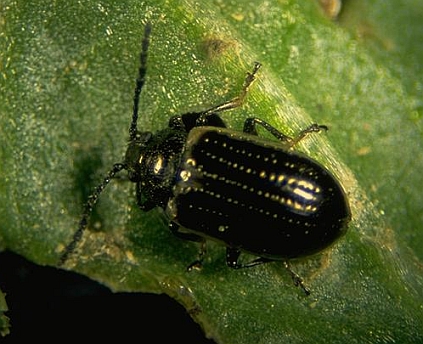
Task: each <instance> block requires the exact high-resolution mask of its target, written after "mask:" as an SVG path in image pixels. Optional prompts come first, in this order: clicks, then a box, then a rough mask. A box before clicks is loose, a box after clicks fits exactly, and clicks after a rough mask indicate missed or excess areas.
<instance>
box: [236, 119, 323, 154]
mask: <svg viewBox="0 0 423 344" xmlns="http://www.w3.org/2000/svg"><path fill="white" fill-rule="evenodd" d="M257 125H260V126H262V127H263V128H264V129H266V130H267V131H268V132H269V133H271V134H272V135H273V136H274V137H276V138H277V139H278V140H279V141H282V142H286V143H287V144H288V145H289V147H290V148H292V147H294V146H295V145H296V144H297V143H298V142H300V141H301V140H302V139H304V138H305V137H306V136H307V135H308V134H311V133H318V132H320V131H322V130H325V131H326V130H328V127H327V126H326V125H319V124H316V123H314V124H312V125H310V126H309V127H308V128H306V129H304V130H301V131H300V133H299V134H298V135H297V136H296V137H290V136H288V135H285V134H283V133H281V132H280V131H279V130H278V129H276V128H275V127H273V126H272V125H270V124H269V123H267V122H265V121H263V120H262V119H260V118H257V117H250V118H247V119H246V120H245V122H244V133H248V134H251V135H256V136H258V132H257V128H256V127H257Z"/></svg>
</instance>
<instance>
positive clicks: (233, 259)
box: [226, 247, 310, 296]
mask: <svg viewBox="0 0 423 344" xmlns="http://www.w3.org/2000/svg"><path fill="white" fill-rule="evenodd" d="M240 255H241V251H240V250H238V249H236V248H232V247H227V248H226V264H227V265H228V266H229V267H231V268H233V269H243V268H251V267H253V266H256V265H260V264H264V263H269V262H274V260H273V259H269V258H264V257H259V258H257V259H254V260H253V261H251V262H248V263H246V264H242V263H239V261H238V259H239V256H240ZM284 267H285V269H286V270H287V271H288V272H289V274H290V275H291V278H292V281H293V282H294V285H295V286H296V287H300V288H301V289H302V290H303V291H304V294H306V295H307V296H308V295H310V290H309V289H308V288H307V287H306V286H305V285H304V283H303V280H302V278H301V277H300V276H298V275H297V274H296V273H295V272H294V271H292V270H291V267H290V266H289V263H288V262H287V261H284Z"/></svg>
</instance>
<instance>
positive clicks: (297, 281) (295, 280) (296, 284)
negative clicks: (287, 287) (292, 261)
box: [283, 261, 310, 296]
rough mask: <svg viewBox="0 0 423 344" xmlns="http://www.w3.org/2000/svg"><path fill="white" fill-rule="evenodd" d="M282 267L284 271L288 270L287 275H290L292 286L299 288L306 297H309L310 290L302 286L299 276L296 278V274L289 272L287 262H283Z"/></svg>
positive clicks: (289, 268)
mask: <svg viewBox="0 0 423 344" xmlns="http://www.w3.org/2000/svg"><path fill="white" fill-rule="evenodd" d="M283 265H284V267H285V269H286V270H288V272H289V274H290V275H291V278H292V281H293V282H294V285H295V286H296V287H300V288H301V289H302V290H303V291H304V293H305V294H306V295H307V296H308V295H310V290H309V289H308V288H307V287H306V286H305V285H304V282H303V279H302V278H301V277H300V276H298V274H297V273H295V272H294V271H292V270H291V267H290V265H289V263H288V262H287V261H284V262H283Z"/></svg>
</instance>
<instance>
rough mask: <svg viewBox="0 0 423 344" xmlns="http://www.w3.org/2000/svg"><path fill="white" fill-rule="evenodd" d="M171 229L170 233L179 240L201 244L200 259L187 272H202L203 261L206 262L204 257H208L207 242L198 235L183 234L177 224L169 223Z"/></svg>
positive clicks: (188, 267)
mask: <svg viewBox="0 0 423 344" xmlns="http://www.w3.org/2000/svg"><path fill="white" fill-rule="evenodd" d="M169 229H170V231H171V232H172V233H173V234H174V235H175V236H177V237H178V238H180V239H182V240H189V241H194V242H199V243H200V250H199V252H198V258H197V260H195V261H194V262H192V263H191V264H190V265H188V266H187V271H192V270H201V268H202V267H203V260H204V256H205V255H206V252H207V250H206V240H205V239H204V238H203V237H201V236H199V235H196V234H193V233H187V232H181V231H180V230H179V229H180V226H179V225H178V224H177V223H175V222H170V223H169Z"/></svg>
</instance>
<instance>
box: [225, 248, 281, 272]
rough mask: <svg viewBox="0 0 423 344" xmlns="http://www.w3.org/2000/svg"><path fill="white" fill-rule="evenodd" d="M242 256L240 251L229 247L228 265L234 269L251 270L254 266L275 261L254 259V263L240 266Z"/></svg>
mask: <svg viewBox="0 0 423 344" xmlns="http://www.w3.org/2000/svg"><path fill="white" fill-rule="evenodd" d="M240 255H241V251H240V250H239V249H237V248H232V247H227V248H226V264H227V265H228V266H229V267H230V268H232V269H243V268H250V267H252V266H256V265H260V264H263V263H267V262H271V261H273V260H272V259H267V258H263V257H260V258H257V259H254V260H253V261H251V262H249V263H246V264H240V263H239V262H238V259H239V256H240Z"/></svg>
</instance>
